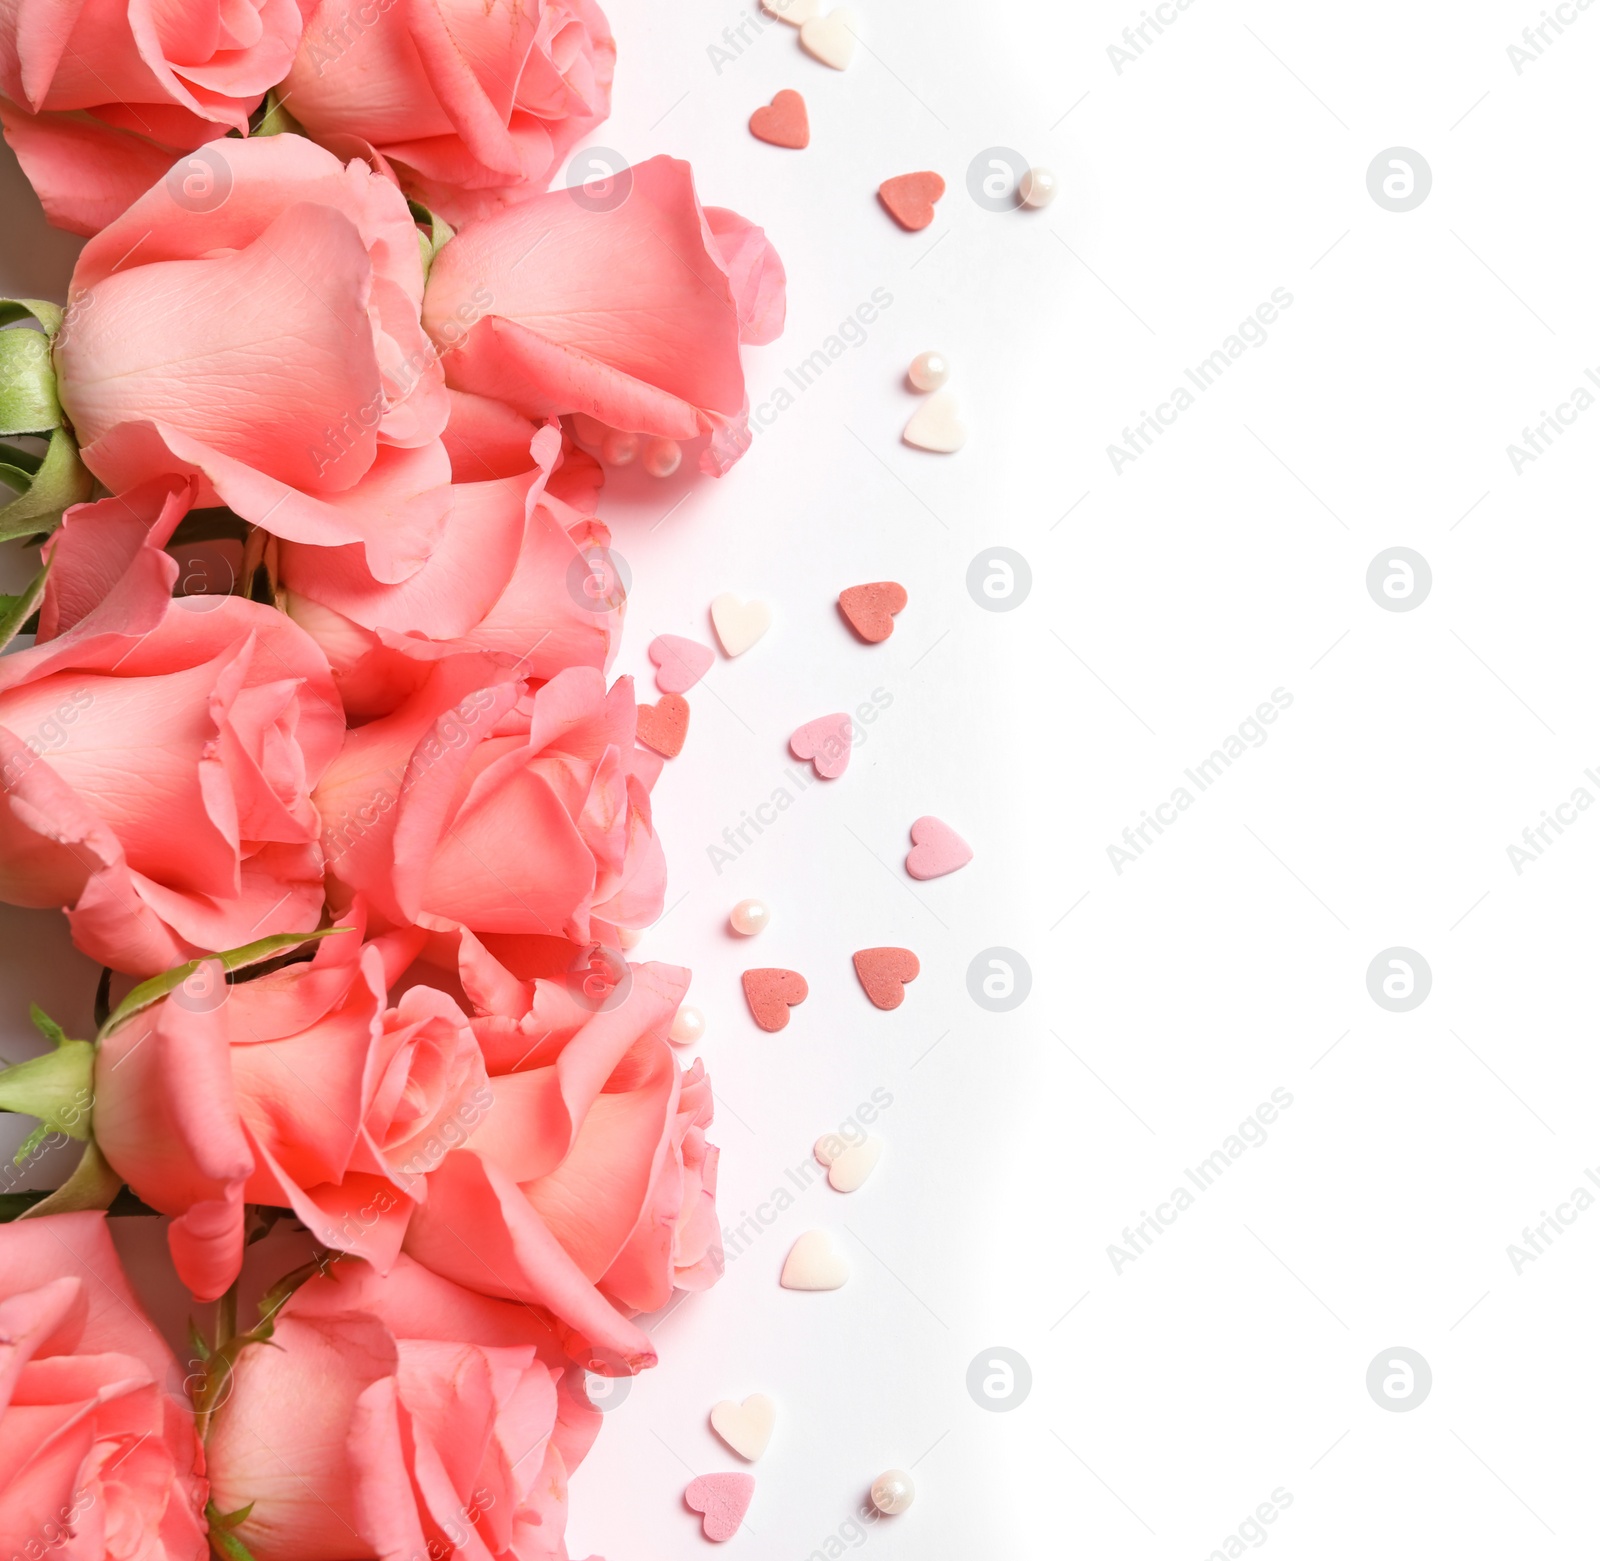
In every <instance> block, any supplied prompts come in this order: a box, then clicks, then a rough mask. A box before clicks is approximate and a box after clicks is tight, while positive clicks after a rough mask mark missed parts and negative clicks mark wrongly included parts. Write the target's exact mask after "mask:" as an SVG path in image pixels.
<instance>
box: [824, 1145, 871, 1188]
mask: <svg viewBox="0 0 1600 1561" xmlns="http://www.w3.org/2000/svg"><path fill="white" fill-rule="evenodd" d="M882 1153H883V1140H882V1139H881V1138H869V1139H868V1140H867V1141H866V1142H865V1143H863V1144H852V1145H851V1146H850V1147H849V1148H848V1149H846V1150H844V1151H843V1152H842V1153H841V1154H837V1155H835V1156H834V1157H833V1163H832V1164H831V1165H829V1167H828V1185H829V1186H830V1187H832V1188H833V1190H834V1191H835V1192H854V1191H855V1190H856V1188H858V1187H859V1186H860V1185H861V1184H862V1183H863V1182H864V1181H866V1179H867V1178H868V1177H869V1176H871V1175H872V1172H873V1168H874V1167H875V1166H876V1165H877V1163H878V1156H879V1155H881V1154H882Z"/></svg>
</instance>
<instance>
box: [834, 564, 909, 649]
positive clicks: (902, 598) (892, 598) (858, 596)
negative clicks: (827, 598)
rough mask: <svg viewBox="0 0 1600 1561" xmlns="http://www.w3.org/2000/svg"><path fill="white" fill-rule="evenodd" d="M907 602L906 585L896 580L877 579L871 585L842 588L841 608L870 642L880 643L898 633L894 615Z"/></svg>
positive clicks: (859, 632)
mask: <svg viewBox="0 0 1600 1561" xmlns="http://www.w3.org/2000/svg"><path fill="white" fill-rule="evenodd" d="M906 601H907V597H906V588H905V587H904V586H903V585H901V584H899V583H898V582H897V581H894V580H875V581H874V582H873V583H872V584H871V585H852V586H850V587H849V589H847V590H844V591H841V592H840V593H839V611H840V612H841V613H843V614H844V620H845V622H846V623H848V624H849V625H850V627H851V628H852V629H854V630H855V631H856V633H857V634H859V635H860V636H861V638H862V639H864V640H865V641H866V642H867V644H869V645H877V644H880V643H881V642H882V641H884V640H886V639H888V638H889V636H890V635H891V634H893V633H894V615H895V614H896V613H897V612H899V611H900V610H901V608H903V607H904V606H905V604H906Z"/></svg>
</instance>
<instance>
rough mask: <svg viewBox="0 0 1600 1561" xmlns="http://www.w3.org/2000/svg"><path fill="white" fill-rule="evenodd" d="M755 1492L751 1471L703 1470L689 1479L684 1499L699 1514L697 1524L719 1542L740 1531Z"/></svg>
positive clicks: (754, 1482)
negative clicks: (717, 1471) (716, 1472)
mask: <svg viewBox="0 0 1600 1561" xmlns="http://www.w3.org/2000/svg"><path fill="white" fill-rule="evenodd" d="M755 1493H756V1477H755V1476H754V1475H753V1474H702V1475H701V1476H700V1477H699V1478H698V1479H694V1480H690V1482H689V1488H688V1489H687V1490H686V1491H685V1492H684V1493H683V1499H684V1501H685V1502H686V1503H687V1504H688V1507H689V1510H690V1511H691V1512H698V1513H699V1514H700V1515H701V1517H700V1527H701V1528H702V1529H703V1530H704V1532H705V1536H706V1538H707V1539H714V1540H716V1541H717V1543H718V1544H721V1543H722V1541H723V1540H725V1539H732V1538H733V1536H734V1535H735V1534H737V1533H738V1532H739V1525H740V1524H741V1523H743V1522H744V1515H745V1513H747V1512H748V1511H749V1510H750V1498H751V1497H752V1496H754V1495H755Z"/></svg>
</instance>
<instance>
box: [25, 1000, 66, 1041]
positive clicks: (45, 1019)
mask: <svg viewBox="0 0 1600 1561" xmlns="http://www.w3.org/2000/svg"><path fill="white" fill-rule="evenodd" d="M28 1017H29V1018H30V1019H31V1020H33V1027H34V1029H36V1030H37V1031H38V1032H39V1034H40V1035H42V1036H43V1037H44V1038H45V1039H46V1040H47V1041H49V1043H50V1044H51V1045H52V1046H65V1045H66V1044H67V1032H66V1031H65V1030H63V1029H62V1028H61V1026H60V1025H59V1024H57V1023H56V1022H55V1020H54V1019H52V1018H51V1017H50V1015H49V1014H47V1013H46V1012H45V1011H44V1009H42V1008H41V1007H40V1006H39V1005H38V1004H37V1003H29V1004H28Z"/></svg>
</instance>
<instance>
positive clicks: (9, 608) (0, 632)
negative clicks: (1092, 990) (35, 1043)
mask: <svg viewBox="0 0 1600 1561" xmlns="http://www.w3.org/2000/svg"><path fill="white" fill-rule="evenodd" d="M50 564H51V560H50V559H48V558H47V559H46V560H45V561H44V568H43V569H41V570H40V571H39V572H38V574H36V575H35V576H34V577H33V579H32V580H31V581H29V583H28V586H27V589H26V590H24V591H23V593H22V594H21V595H20V596H0V650H4V649H5V647H6V646H7V645H9V644H10V643H11V642H12V640H14V639H15V638H16V637H17V635H18V634H19V633H20V632H21V629H22V626H23V624H25V623H26V622H27V621H28V619H29V618H31V617H32V616H33V614H34V613H35V612H36V611H37V610H38V607H39V603H40V602H41V601H42V600H43V599H44V586H45V581H46V580H48V579H49V578H50ZM33 1012H34V1020H33V1022H34V1023H35V1024H39V1020H40V1019H41V1018H43V1015H42V1014H41V1013H40V1012H39V1009H38V1008H37V1007H35V1008H34V1010H33ZM49 1022H51V1023H53V1022H54V1021H53V1020H52V1021H49ZM39 1028H40V1029H41V1030H43V1029H44V1026H43V1025H42V1024H40V1025H39ZM45 1033H46V1034H48V1033H49V1032H48V1031H46V1032H45Z"/></svg>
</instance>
